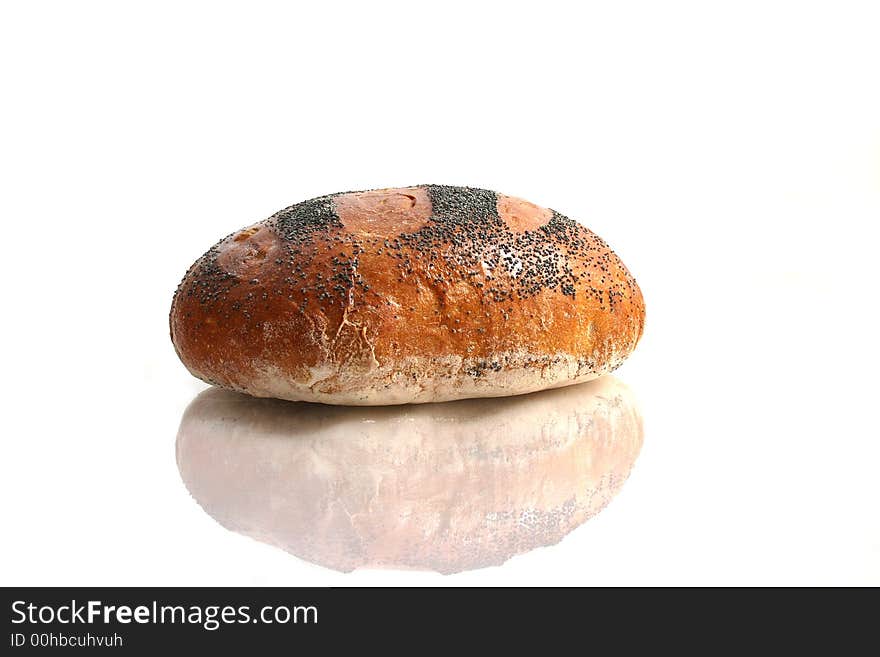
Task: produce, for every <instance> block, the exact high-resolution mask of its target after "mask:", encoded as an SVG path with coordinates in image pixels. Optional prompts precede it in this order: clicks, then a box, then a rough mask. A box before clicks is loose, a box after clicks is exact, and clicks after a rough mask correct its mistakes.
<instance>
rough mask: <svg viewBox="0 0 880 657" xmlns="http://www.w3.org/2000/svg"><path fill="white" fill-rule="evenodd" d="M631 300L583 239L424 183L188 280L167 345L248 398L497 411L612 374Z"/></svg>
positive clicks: (238, 249) (635, 304)
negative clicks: (443, 404)
mask: <svg viewBox="0 0 880 657" xmlns="http://www.w3.org/2000/svg"><path fill="white" fill-rule="evenodd" d="M644 318H645V308H644V302H643V299H642V294H641V291H640V290H639V287H638V285H637V284H636V282H635V280H634V278H633V277H632V276H631V275H630V273H629V271H627V269H626V267H625V266H624V265H623V263H622V262H621V261H620V259H619V258H618V257H617V255H615V253H614V252H613V251H612V250H611V249H610V248H609V247H608V245H607V244H606V243H605V242H604V241H603V240H602V239H600V238H599V237H598V236H597V235H595V234H594V233H593V232H591V231H590V230H588V229H587V228H585V227H584V226H582V225H580V224H578V223H577V222H575V221H572V220H571V219H568V218H567V217H565V216H563V215H561V214H559V213H558V212H555V211H553V210H547V209H544V208H541V207H538V206H536V205H533V204H531V203H528V202H527V201H523V200H520V199H517V198H513V197H509V196H503V195H501V194H496V193H495V192H491V191H487V190H483V189H474V188H469V187H449V186H441V185H424V186H418V187H406V188H401V189H381V190H374V191H367V192H351V193H343V194H334V195H329V196H322V197H319V198H315V199H312V200H310V201H305V202H303V203H299V204H297V205H293V206H291V207H289V208H287V209H285V210H282V211H280V212H278V213H277V214H275V215H273V216H272V217H270V218H269V219H266V220H265V221H262V222H260V223H257V224H254V225H253V226H250V227H249V228H245V229H243V230H241V231H239V232H237V233H234V234H232V235H230V236H229V237H227V238H225V239H223V240H221V241H220V242H219V243H217V244H216V245H215V246H214V247H212V248H211V249H210V250H209V251H208V252H207V253H206V254H205V255H203V256H202V257H201V258H199V259H198V260H197V261H196V262H195V264H194V265H193V266H192V267H191V268H190V269H189V271H188V272H187V274H186V276H185V277H184V279H183V281H182V283H181V284H180V286H179V288H178V290H177V293H176V294H175V297H174V301H173V304H172V307H171V338H172V341H173V343H174V346H175V348H176V350H177V353H178V355H179V356H180V359H181V360H182V361H183V363H184V364H185V365H186V367H187V368H188V369H189V371H190V372H192V373H193V374H194V375H195V376H197V377H199V378H201V379H203V380H205V381H207V382H209V383H213V384H216V385H220V386H223V387H226V388H230V389H232V390H236V391H240V392H245V393H248V394H251V395H254V396H257V397H278V398H281V399H290V400H303V401H314V402H323V403H328V404H350V405H383V404H400V403H420V402H437V401H446V400H453V399H460V398H467V397H496V396H504V395H514V394H520V393H527V392H533V391H536V390H541V389H544V388H553V387H558V386H563V385H568V384H571V383H577V382H581V381H587V380H589V379H593V378H596V377H598V376H601V375H602V374H605V373H607V372H611V371H612V370H614V369H615V368H617V367H618V366H619V365H620V364H621V363H622V362H623V361H624V359H625V358H626V357H627V356H628V355H629V354H630V353H631V352H632V350H633V349H634V348H635V346H636V343H637V342H638V341H639V338H640V337H641V335H642V330H643V327H644Z"/></svg>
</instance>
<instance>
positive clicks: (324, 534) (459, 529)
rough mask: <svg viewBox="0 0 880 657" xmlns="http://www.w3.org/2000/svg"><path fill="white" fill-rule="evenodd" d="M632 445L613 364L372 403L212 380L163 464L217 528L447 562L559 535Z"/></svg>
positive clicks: (489, 557)
mask: <svg viewBox="0 0 880 657" xmlns="http://www.w3.org/2000/svg"><path fill="white" fill-rule="evenodd" d="M641 446H642V419H641V416H640V415H639V411H638V407H637V405H636V403H635V400H634V399H633V396H632V394H631V393H630V391H629V390H628V389H627V388H626V387H625V386H624V385H622V384H621V383H620V382H619V381H617V380H616V379H615V378H614V377H612V376H606V377H602V378H601V379H599V380H598V381H591V382H589V383H586V384H584V385H581V386H574V387H568V388H564V389H560V390H549V391H546V392H541V393H537V394H534V395H529V396H526V397H520V398H515V399H511V398H508V399H490V400H465V401H459V402H453V403H448V404H427V405H421V406H392V407H384V408H346V407H332V406H324V405H320V404H290V403H286V402H280V401H277V400H274V399H253V398H252V397H247V396H245V395H240V394H237V393H234V392H229V391H227V390H218V389H217V388H212V389H209V390H206V391H205V392H203V393H201V394H200V395H199V396H198V397H197V398H196V399H195V400H194V401H193V402H192V404H190V406H189V408H188V409H187V411H186V413H185V414H184V417H183V420H182V421H181V425H180V431H179V432H178V437H177V465H178V468H179V469H180V474H181V477H182V478H183V481H184V483H185V484H186V487H187V488H188V489H189V491H190V493H191V494H192V495H193V497H194V498H195V499H196V501H197V502H198V503H199V504H200V505H201V506H202V508H203V509H204V510H205V511H206V512H207V513H208V514H209V515H211V516H212V517H213V518H214V519H215V520H217V521H218V522H219V523H220V524H221V525H223V526H224V527H226V528H227V529H230V530H232V531H236V532H239V533H242V534H245V535H248V536H251V537H253V538H255V539H257V540H259V541H263V542H265V543H270V544H272V545H276V546H278V547H280V548H283V549H285V550H287V551H288V552H291V553H293V554H295V555H296V556H298V557H301V558H303V559H306V560H307V561H310V562H313V563H317V564H320V565H322V566H326V567H328V568H333V569H336V570H342V571H350V570H353V569H355V568H363V567H390V568H418V569H422V570H436V571H439V572H442V573H453V572H457V571H461V570H470V569H473V568H481V567H484V566H493V565H498V564H501V563H503V562H504V561H506V560H507V559H508V558H510V557H511V556H513V555H515V554H520V553H522V552H526V551H528V550H532V549H534V548H536V547H539V546H543V545H552V544H554V543H556V542H558V541H559V540H560V539H562V538H563V537H564V536H565V535H566V534H568V533H569V532H570V531H572V530H573V529H575V528H576V527H578V526H579V525H581V523H583V522H584V521H585V520H587V519H588V518H590V517H592V516H593V515H595V514H596V513H598V512H599V511H600V510H602V509H603V508H604V507H605V506H606V505H607V504H608V503H609V502H610V501H611V499H612V498H613V497H614V495H615V494H616V493H617V492H618V490H619V489H620V487H621V486H622V485H623V483H624V482H625V481H626V479H627V476H628V475H629V473H630V469H631V468H632V466H633V463H634V462H635V460H636V457H637V456H638V454H639V450H640V449H641Z"/></svg>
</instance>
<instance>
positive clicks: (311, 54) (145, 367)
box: [0, 0, 880, 585]
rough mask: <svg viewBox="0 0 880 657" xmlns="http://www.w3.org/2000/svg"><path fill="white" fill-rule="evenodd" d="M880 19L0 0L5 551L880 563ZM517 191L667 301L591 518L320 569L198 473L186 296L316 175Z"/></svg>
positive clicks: (522, 7)
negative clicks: (546, 543)
mask: <svg viewBox="0 0 880 657" xmlns="http://www.w3.org/2000/svg"><path fill="white" fill-rule="evenodd" d="M878 35H880V19H878V12H877V10H876V4H874V3H870V2H866V3H863V4H858V3H850V2H825V3H816V2H792V3H781V2H766V1H765V2H730V3H719V2H711V3H707V2H692V3H683V2H668V3H654V2H646V3H630V2H615V3H596V4H585V3H574V2H571V3H558V2H551V1H547V0H542V1H541V2H528V3H518V2H504V3H488V2H477V1H476V0H471V1H469V2H456V1H446V2H443V3H432V4H430V5H429V4H428V3H415V2H400V3H392V2H361V3H341V2H314V3H294V2H289V3H279V4H269V3H261V2H247V3H238V4H237V5H233V4H230V3H223V2H211V3H194V2H189V3H187V2H171V3H163V2H152V3H140V4H138V5H135V4H134V3H118V2H76V3H70V2H58V3H47V2H7V3H4V4H3V8H2V10H0V75H2V78H0V84H2V88H0V94H2V99H0V118H2V122H0V190H2V191H0V217H2V222H3V227H2V229H3V246H4V249H3V257H2V260H0V262H2V276H3V283H4V289H3V297H2V306H3V324H2V326H3V328H2V332H3V343H4V345H5V349H4V363H3V377H2V386H3V393H4V395H3V397H4V409H5V417H6V421H5V423H4V429H3V438H2V449H3V453H2V459H0V495H2V513H3V527H4V530H3V534H4V536H3V540H2V542H0V552H2V561H0V583H2V584H5V585H11V584H25V585H49V584H92V585H102V584H106V585H127V584H131V585H134V584H151V585H157V584H210V585H221V584H256V585H273V584H290V585H344V584H350V585H360V584H431V585H435V584H436V585H447V584H454V585H471V584H477V585H482V584H493V585H506V584H551V585H553V584H658V583H663V584H869V583H872V584H880V513H878V502H880V476H878V467H880V441H878V438H880V436H878V430H877V383H876V380H875V373H876V371H877V365H878V363H877V356H878V354H877V346H876V342H875V336H876V332H877V329H878V326H877V313H876V298H877V287H876V278H877V276H876V267H875V262H876V256H877V250H878V246H877V241H876V236H877V223H878V220H880V77H878V75H880V37H878ZM425 182H431V183H444V184H465V185H472V186H478V187H486V188H489V189H495V190H498V191H501V192H505V193H508V194H512V195H516V196H520V197H524V198H526V199H529V200H531V201H533V202H535V203H538V204H540V205H545V206H550V207H553V208H556V209H558V210H560V211H562V212H564V213H565V214H568V215H569V216H571V217H573V218H576V219H579V220H580V221H582V222H584V223H585V224H587V225H588V226H590V227H591V228H592V229H593V230H595V231H596V232H597V233H599V234H600V235H601V236H603V237H604V238H605V239H606V240H607V241H608V242H609V243H610V244H611V245H612V247H614V248H615V250H616V251H617V252H618V253H619V254H620V255H621V257H622V258H623V260H624V262H626V264H627V265H628V266H629V268H630V269H631V270H632V271H633V273H634V274H635V275H636V277H637V279H638V281H639V283H640V285H641V286H642V290H643V292H644V294H645V298H646V302H647V308H648V325H647V332H646V334H645V337H644V340H643V341H642V343H641V344H640V346H639V348H638V349H637V351H636V353H635V354H634V355H633V356H632V357H631V359H630V361H628V362H627V364H625V365H624V366H623V367H622V368H621V369H620V370H619V371H618V372H617V376H618V377H619V378H620V379H621V380H623V381H624V382H626V384H627V385H629V386H630V387H631V388H632V389H633V391H634V392H635V393H636V394H637V396H638V397H639V399H640V400H641V403H642V413H643V415H644V418H645V426H646V435H645V444H644V447H643V449H642V453H641V456H640V457H639V460H638V462H637V464H636V467H635V469H634V471H633V473H632V476H631V477H630V480H629V481H628V482H627V484H626V485H625V486H624V488H623V490H622V492H621V493H620V495H619V496H618V497H617V499H615V500H614V501H613V502H612V504H611V505H610V506H609V507H608V509H606V510H605V511H604V512H603V513H602V514H600V515H599V516H597V517H596V518H594V519H593V520H591V521H589V522H587V523H586V524H585V525H583V526H582V527H580V528H579V529H577V530H575V531H574V532H573V533H571V534H570V535H569V536H567V537H566V538H565V539H564V540H563V541H562V542H561V543H559V544H558V545H556V546H552V547H547V548H541V549H538V550H535V551H533V552H530V553H528V554H525V555H522V556H519V557H516V558H514V559H512V560H511V561H509V562H508V563H507V564H505V565H503V566H500V567H495V568H489V569H484V570H477V571H471V572H467V573H463V574H459V575H452V576H441V575H437V574H433V573H419V572H396V571H386V570H381V571H370V570H366V571H358V572H355V573H354V574H350V575H346V574H341V573H336V572H333V571H330V570H326V569H324V568H321V567H319V566H315V565H312V564H309V563H306V562H304V561H301V560H299V559H297V558H295V557H293V556H290V555H288V554H286V553H284V552H282V551H280V550H277V549H275V548H272V547H269V546H267V545H263V544H260V543H258V542H256V541H253V540H251V539H249V538H245V537H243V536H239V535H237V534H234V533H231V532H228V531H226V530H224V529H223V528H221V527H220V526H219V525H218V524H216V523H215V522H214V521H213V520H212V519H211V518H210V517H208V516H207V515H206V514H205V513H204V512H202V510H201V509H200V508H199V507H198V505H197V504H196V503H195V502H194V501H193V500H192V499H191V498H190V496H189V495H188V493H187V491H186V489H185V488H184V486H183V484H182V483H181V480H180V476H179V474H178V472H177V468H176V466H175V460H174V440H175V434H176V431H177V426H178V424H179V421H180V416H181V414H182V412H183V410H184V408H185V407H186V405H187V404H188V403H189V401H190V400H191V399H192V397H194V396H195V395H196V394H197V393H198V392H199V391H200V390H202V389H203V388H204V387H205V386H204V384H202V383H201V382H198V381H196V380H194V379H193V378H192V377H190V376H189V374H188V373H187V372H186V371H185V369H184V368H183V367H182V366H181V365H180V363H179V362H178V361H177V358H176V356H175V354H174V351H173V349H172V347H171V343H170V340H169V337H168V327H167V315H168V309H169V306H170V302H171V295H172V293H173V291H174V289H175V287H176V285H177V283H178V282H179V280H180V278H181V277H182V275H183V273H184V271H185V270H186V268H187V267H188V266H189V264H190V263H191V262H192V261H193V260H194V259H195V258H197V257H198V256H199V255H201V254H202V253H203V252H204V251H205V250H206V249H207V248H208V247H209V246H210V245H211V244H213V243H214V241H216V240H217V239H218V238H220V237H222V236H224V235H226V234H228V233H230V232H232V231H233V230H235V229H237V228H239V227H242V226H244V225H247V224H250V223H252V222H254V221H257V220H259V219H262V218H264V217H266V216H268V215H269V214H271V213H273V212H274V211H276V210H278V209H280V208H282V207H285V206H287V205H289V204H291V203H294V202H296V201H300V200H303V199H306V198H310V197H313V196H316V195H320V194H324V193H329V192H334V191H340V190H349V189H363V188H373V187H386V186H399V185H410V184H418V183H425Z"/></svg>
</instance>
